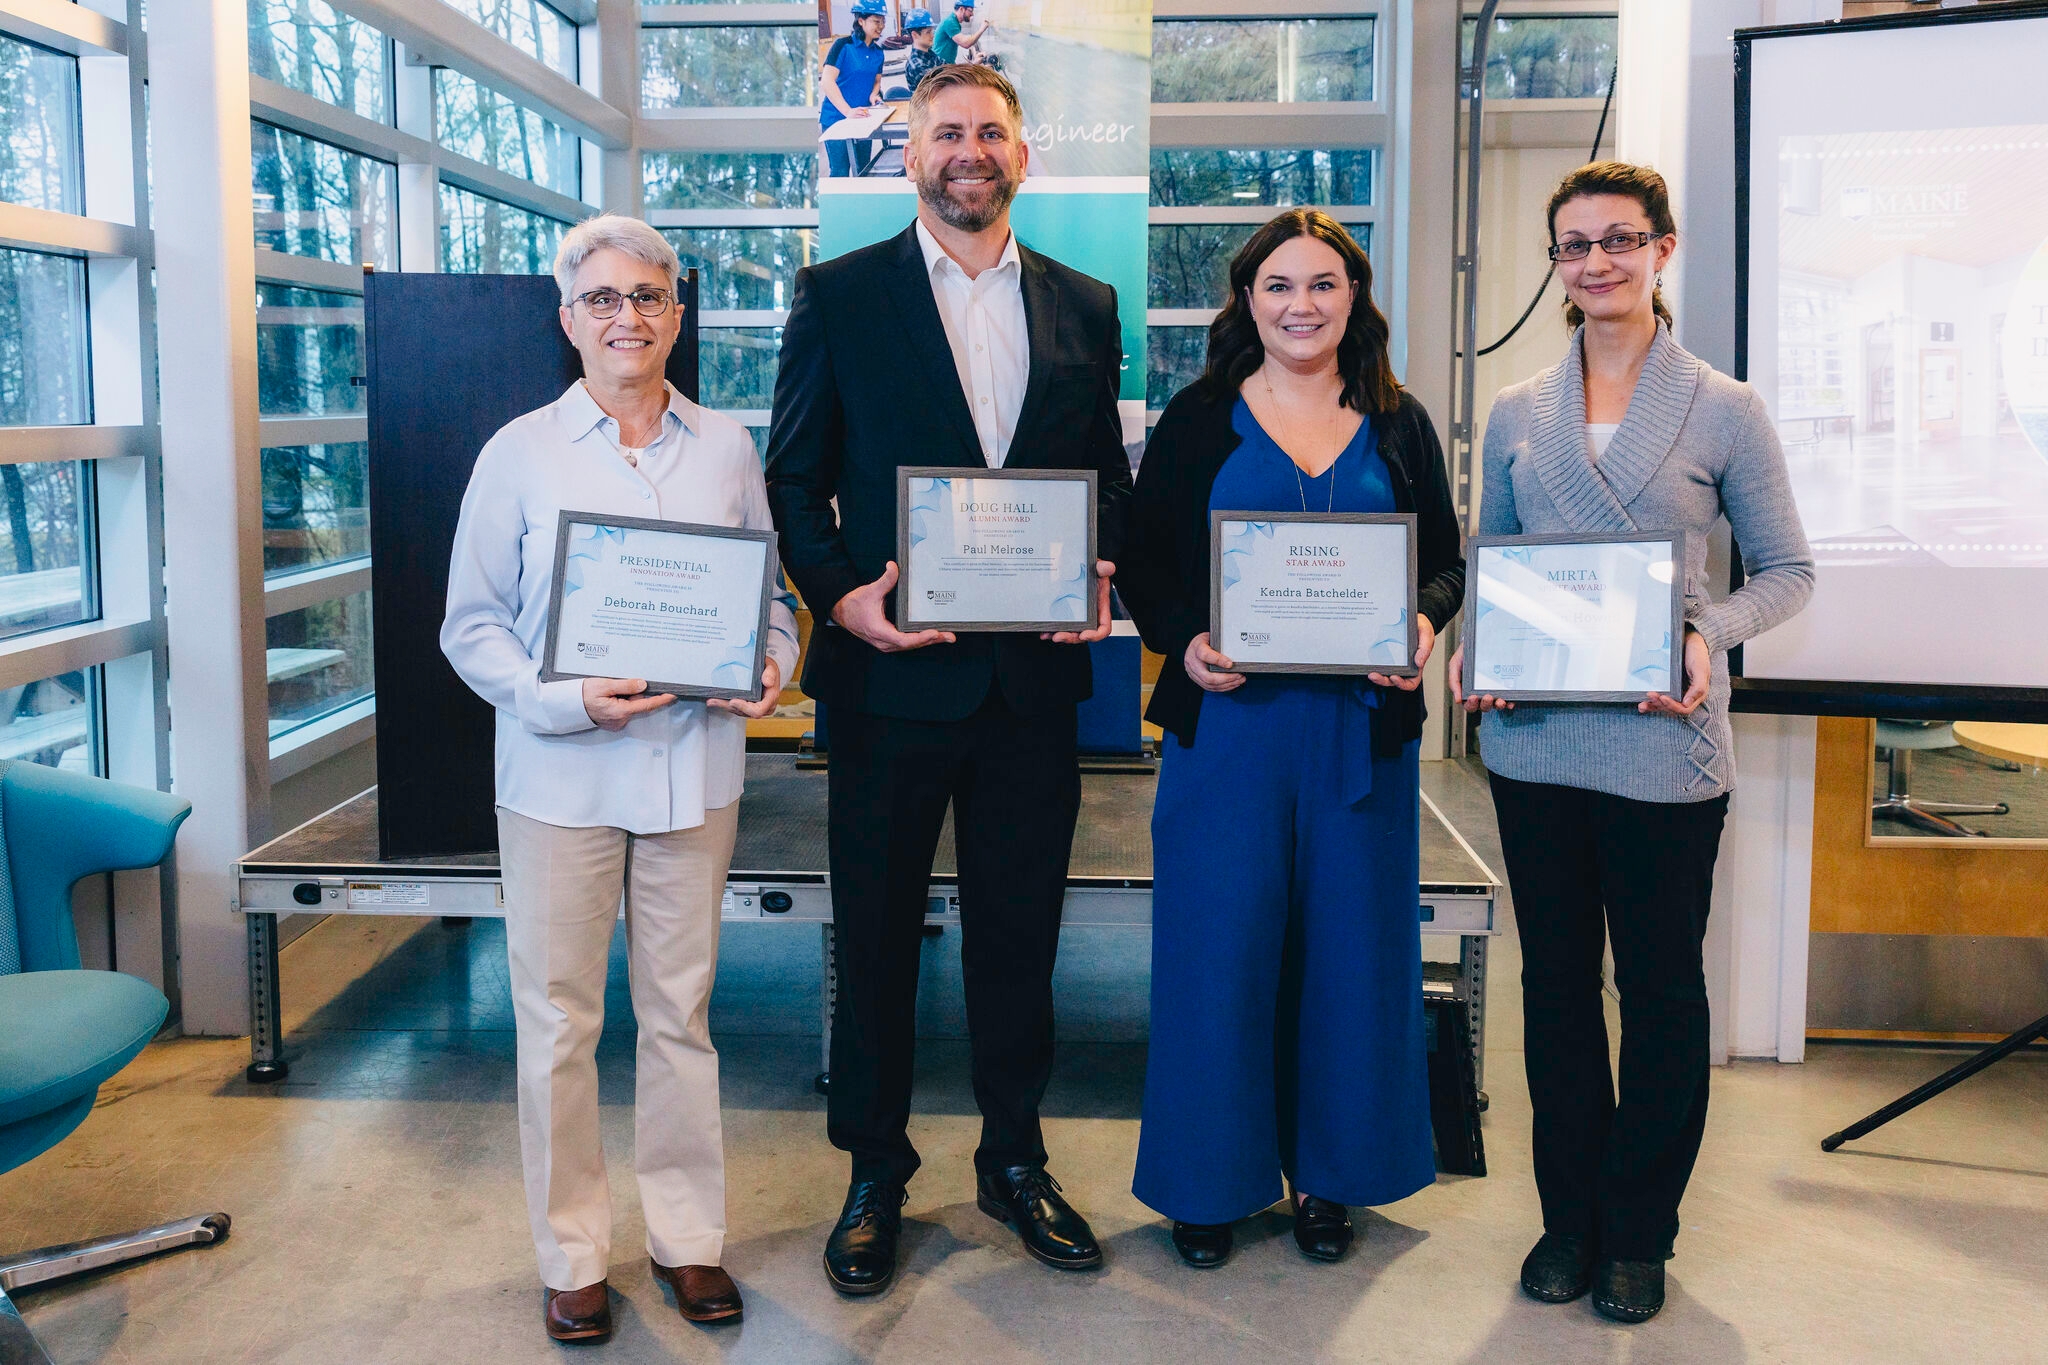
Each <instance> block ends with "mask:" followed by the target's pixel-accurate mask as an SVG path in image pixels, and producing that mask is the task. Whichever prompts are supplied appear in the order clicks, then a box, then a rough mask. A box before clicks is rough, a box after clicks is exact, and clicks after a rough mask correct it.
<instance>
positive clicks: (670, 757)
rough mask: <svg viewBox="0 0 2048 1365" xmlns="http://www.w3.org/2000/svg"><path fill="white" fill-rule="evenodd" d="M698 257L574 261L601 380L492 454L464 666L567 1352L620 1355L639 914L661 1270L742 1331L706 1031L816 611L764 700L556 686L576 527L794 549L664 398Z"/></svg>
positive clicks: (651, 1187) (572, 283)
mask: <svg viewBox="0 0 2048 1365" xmlns="http://www.w3.org/2000/svg"><path fill="white" fill-rule="evenodd" d="M678 273H679V269H678V263H677V260H676V253H675V251H674V250H673V249H672V248H671V247H670V246H669V244H668V243H667V242H666V241H664V240H663V239H662V236H661V234H660V233H658V232H656V231H655V230H654V229H653V228H651V227H649V226H647V224H645V223H642V222H639V221H636V220H634V219H631V218H622V217H619V216H617V215H613V214H605V215H601V216H599V217H596V218H592V219H590V220H589V221H587V222H584V223H581V224H579V225H578V226H576V227H574V228H572V229H570V231H569V233H568V234H567V236H565V237H564V238H563V240H562V246H561V250H560V251H559V252H558V253H557V255H556V257H555V280H556V282H557V283H558V284H559V285H560V286H561V298H562V303H561V309H560V320H561V324H562V330H563V331H564V332H566V333H567V334H568V336H569V340H570V342H571V343H572V344H573V345H574V346H575V347H576V350H577V352H578V353H579V354H580V355H581V356H582V358H583V377H582V378H581V379H579V380H577V381H576V382H575V383H574V384H571V385H570V386H569V390H568V392H567V393H564V394H563V395H562V396H561V397H560V398H558V399H556V400H555V401H554V402H553V403H550V404H549V405H548V406H547V407H544V408H541V409H539V410H538V411H535V412H529V413H527V414H526V415H525V416H524V417H520V418H516V419H515V420H513V421H512V422H509V423H507V424H506V425H505V427H504V428H502V429H501V430H500V431H499V432H498V433H497V435H495V436H493V437H492V438H491V439H490V442H489V443H488V444H487V445H485V446H484V449H483V453H482V454H481V455H479V456H478V457H477V462H476V470H475V472H474V473H473V474H472V475H471V476H470V482H469V490H468V492H467V493H466V494H465V495H464V497H463V500H462V518H461V521H460V523H459V524H458V526H457V528H456V532H455V550H454V556H453V560H452V562H451V564H450V566H449V572H448V614H447V619H446V620H445V622H444V623H443V625H442V627H441V650H442V652H443V653H444V654H446V655H447V656H448V661H449V662H450V663H451V664H453V665H454V666H455V671H456V672H457V673H458V674H460V675H461V676H462V680H463V681H464V682H466V683H468V684H469V685H470V687H472V688H473V689H475V691H476V692H477V694H478V695H479V696H481V697H482V698H483V699H484V700H485V701H488V702H490V703H491V705H492V706H493V707H495V708H496V709H497V713H498V717H497V722H498V732H497V807H498V850H499V861H500V865H501V868H502V872H503V876H504V884H505V946H506V952H507V956H508V957H509V958H510V962H511V974H512V1009H513V1017H514V1020H515V1023H516V1026H517V1031H518V1077H519V1150H520V1156H521V1159H522V1162H523V1164H524V1167H525V1172H526V1200H527V1212H528V1214H529V1217H530V1220H531V1222H532V1228H533V1240H534V1248H535V1251H536V1253H537V1254H538V1257H539V1260H540V1272H541V1280H542V1283H543V1285H544V1286H545V1288H546V1293H545V1296H544V1297H545V1306H544V1309H543V1323H544V1326H545V1327H546V1330H547V1333H548V1335H549V1336H550V1337H552V1338H554V1339H556V1340H558V1341H590V1340H599V1339H602V1338H604V1337H607V1336H609V1335H610V1334H611V1302H610V1297H609V1293H608V1291H607V1288H606V1276H607V1273H608V1262H609V1260H610V1255H611V1197H610V1193H609V1190H608V1188H607V1185H606V1180H605V1161H604V1147H603V1144H602V1142H601V1141H600V1137H599V1132H598V1093H597V1056H596V1054H597V1039H598V1034H599V1033H600V1032H601V1031H602V1029H603V1027H604V994H605V967H606V961H607V958H608V957H609V954H610V947H611V939H612V925H613V922H614V921H615V920H616V919H617V917H618V914H619V909H620V906H621V903H622V902H623V905H624V908H625V918H626V942H627V947H628V963H629V970H630V981H631V986H632V995H633V1012H634V1014H635V1016H636V1017H637V1019H638V1022H639V1025H640V1030H639V1032H640V1037H639V1046H638V1051H637V1053H636V1056H635V1072H634V1083H635V1094H634V1146H635V1164H636V1168H637V1170H638V1173H639V1181H640V1202H641V1206H642V1209H643V1212H644V1214H645V1217H646V1222H647V1252H648V1256H649V1258H650V1259H651V1260H652V1261H653V1263H654V1273H655V1275H656V1277H657V1278H659V1279H661V1280H664V1281H666V1282H667V1283H668V1284H669V1285H670V1287H671V1288H673V1289H674V1291H675V1295H676V1306H677V1307H678V1308H679V1309H681V1311H682V1314H683V1316H684V1317H686V1318H688V1319H690V1320H691V1321H693V1322H719V1321H730V1320H732V1319H735V1318H737V1317H739V1316H740V1308H741V1305H740V1294H739V1288H738V1286H736V1285H735V1284H733V1282H732V1279H731V1277H730V1276H728V1275H727V1274H726V1273H725V1271H724V1270H722V1269H720V1268H719V1259H720V1255H721V1252H722V1250H723V1246H724V1241H725V1157H724V1148H723V1139H722V1137H721V1134H720V1129H719V1113H718V1053H717V1051H716V1049H714V1048H713V1047H712V1045H711V1035H710V1030H709V1027H708V1025H707V1022H706V1012H707V1009H708V1006H709V1003H710V999H711V984H712V978H713V976H714V974H715V970H716V967H717V963H718V917H719V904H720V900H721V898H722V897H723V894H724V890H725V875H726V870H727V868H728V866H729V865H730V863H731V861H732V850H733V840H734V837H735V833H736V831H737V828H738V817H739V798H740V788H741V785H742V783H743V781H744V779H745V776H746V723H747V718H748V717H751V716H765V715H767V714H768V713H769V712H771V711H772V710H774V708H775V703H776V697H777V694H778V693H779V692H780V691H781V688H782V680H783V679H784V678H786V677H789V676H790V675H791V671H792V670H793V669H794V668H795V667H796V660H797V641H796V618H795V617H794V615H793V614H792V613H791V610H790V608H791V604H792V603H793V601H794V599H793V598H792V597H790V595H789V594H788V593H787V592H783V593H779V594H778V595H777V599H776V600H775V601H774V602H773V603H772V604H771V607H770V611H769V617H768V625H769V641H768V651H767V652H768V661H767V664H766V666H765V667H764V668H763V670H762V678H761V689H762V690H761V699H760V700H759V701H758V702H744V701H710V702H695V701H678V700H677V699H676V698H675V697H673V696H668V695H656V696H649V695H648V694H647V682H646V680H645V679H643V678H571V679H564V680H559V681H543V680H542V678H541V656H542V652H543V642H544V640H545V638H546V632H547V617H548V603H549V599H550V595H551V594H550V589H551V587H552V585H553V580H554V568H555V537H556V527H557V524H558V521H559V518H560V515H561V513H562V511H563V510H564V509H565V508H572V509H575V510H577V511H582V512H595V513H600V514H609V515H615V516H620V517H636V518H654V519H660V520H667V521H685V522H696V523H699V524H709V525H717V526H743V527H746V528H748V529H750V530H757V531H760V530H769V529H772V522H771V521H770V518H769V515H768V498H767V491H766V489H765V487H764V486H763V484H762V478H761V459H760V456H759V455H758V454H757V453H756V451H755V449H754V442H753V439H752V438H751V437H750V436H749V435H748V434H747V430H746V428H745V427H742V426H740V425H739V424H738V423H737V422H734V421H733V420H732V419H731V418H729V417H725V416H722V415H720V414H718V413H715V412H710V411H707V410H706V409H704V408H701V407H699V406H697V404H695V403H693V402H691V401H690V400H689V399H688V398H685V397H684V396H683V395H682V394H680V393H678V392H677V391H676V389H675V388H674V386H673V385H671V384H669V383H668V381H667V379H666V378H665V377H664V375H665V371H666V369H667V366H668V358H669V353H670V351H671V350H672V349H673V348H674V346H675V344H676V339H677V337H678V336H679V335H680V334H681V330H682V316H681V314H682V303H681V300H680V299H679V298H678V296H677V292H676V283H677V277H678Z"/></svg>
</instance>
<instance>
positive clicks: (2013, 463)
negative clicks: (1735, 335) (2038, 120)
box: [1776, 124, 2048, 568]
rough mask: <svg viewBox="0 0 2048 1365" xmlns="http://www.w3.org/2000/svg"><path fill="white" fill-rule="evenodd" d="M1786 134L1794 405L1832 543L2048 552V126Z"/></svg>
mask: <svg viewBox="0 0 2048 1365" xmlns="http://www.w3.org/2000/svg"><path fill="white" fill-rule="evenodd" d="M1778 145H1779V152H1778V170H1779V190H1780V193H1779V201H1778V234H1779V257H1778V329H1777V331H1778V335H1777V409H1776V416H1777V422H1778V435H1779V438H1780V439H1781V440H1782V441H1783V442H1784V444H1785V453H1786V458H1787V460H1788V462H1789V464H1790V466H1791V470H1792V478H1793V483H1794V486H1795V491H1796V493H1797V495H1798V499H1799V508H1800V512H1801V514H1802V515H1803V516H1804V518H1805V520H1806V530H1807V534H1808V535H1809V536H1810V537H1811V538H1812V540H1813V542H1814V552H1815V557H1816V558H1817V559H1818V560H1819V561H1820V563H1821V564H1822V565H1824V566H1833V565H1856V564H1880V563H1883V564H1911V563H1925V564H1943V565H1949V566H1954V567H1961V568H1977V567H1992V568H1997V567H2007V566H2014V565H2048V124H2041V125H2031V126H2023V127H2003V128H1945V129H1939V130H1928V131H1917V132H1879V133H1856V134H1847V135H1839V134H1838V135H1829V136H1820V137H1811V136H1808V137H1784V138H1780V139H1779V144H1778Z"/></svg>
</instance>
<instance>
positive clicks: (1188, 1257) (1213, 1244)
mask: <svg viewBox="0 0 2048 1365" xmlns="http://www.w3.org/2000/svg"><path fill="white" fill-rule="evenodd" d="M1230 1248H1231V1234H1230V1224H1228V1223H1175V1224H1174V1225H1173V1249H1174V1250H1175V1251H1178V1252H1179V1253H1180V1258H1181V1259H1182V1260H1183V1261H1186V1262H1187V1263H1188V1264H1189V1265H1191V1266H1193V1267H1194V1268H1195V1269H1197V1270H1214V1269H1215V1268H1216V1267H1217V1266H1219V1265H1222V1264H1223V1263H1224V1262H1225V1261H1227V1260H1229V1259H1230Z"/></svg>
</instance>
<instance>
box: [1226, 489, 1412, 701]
mask: <svg viewBox="0 0 2048 1365" xmlns="http://www.w3.org/2000/svg"><path fill="white" fill-rule="evenodd" d="M1232 521H1281V522H1287V523H1289V524H1291V525H1311V526H1314V525H1322V526H1334V525H1396V526H1401V527H1403V528H1404V529H1405V530H1406V531H1407V539H1408V650H1407V653H1406V655H1405V656H1404V657H1406V658H1408V659H1411V660H1412V659H1414V657H1415V651H1416V649H1417V648H1418V646H1419V643H1420V633H1419V631H1418V630H1417V628H1416V612H1417V610H1418V608H1417V606H1416V595H1417V592H1418V589H1419V586H1420V585H1419V584H1418V583H1417V581H1416V579H1417V576H1418V575H1419V573H1420V569H1419V567H1418V548H1417V545H1416V535H1417V528H1418V524H1419V518H1417V516H1416V515H1415V513H1413V512H1260V511H1253V510H1234V511H1233V510H1228V509H1225V510H1213V509H1212V510H1211V511H1210V513H1209V645H1210V648H1212V649H1215V650H1217V652H1218V653H1221V654H1223V655H1225V656H1226V657H1227V656H1228V655H1229V653H1230V651H1229V650H1227V649H1224V648H1222V646H1220V645H1218V644H1217V643H1216V642H1217V641H1218V640H1219V639H1221V638H1222V631H1223V525H1224V523H1225V522H1232ZM1233 671H1235V672H1238V673H1298V674H1321V675H1324V676H1327V677H1360V678H1362V677H1364V676H1366V675H1367V674H1369V673H1377V674H1379V675H1380V676H1381V677H1383V678H1412V677H1415V676H1416V675H1418V674H1420V673H1421V672H1422V670H1421V669H1420V668H1417V667H1416V666H1415V665H1414V664H1413V663H1406V664H1402V665H1399V666H1398V667H1396V666H1392V665H1388V666H1381V665H1377V664H1325V663H1313V662H1303V663H1243V662H1239V663H1237V665H1236V667H1235V669H1234V670H1233Z"/></svg>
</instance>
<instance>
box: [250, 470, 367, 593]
mask: <svg viewBox="0 0 2048 1365" xmlns="http://www.w3.org/2000/svg"><path fill="white" fill-rule="evenodd" d="M368 454H369V448H368V447H367V446H366V445H364V444H363V443H362V442H361V441H343V442H337V443H335V444H333V445H317V446H272V447H269V448H267V449H266V450H264V452H263V572H264V573H265V574H277V573H291V572H294V571H296V570H299V569H311V568H317V567H319V566H321V565H324V564H334V563H338V562H340V561H342V560H345V559H360V558H362V557H364V556H366V555H368V554H369V553H370V498H369V478H368Z"/></svg>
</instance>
